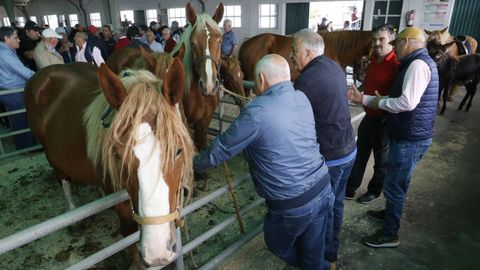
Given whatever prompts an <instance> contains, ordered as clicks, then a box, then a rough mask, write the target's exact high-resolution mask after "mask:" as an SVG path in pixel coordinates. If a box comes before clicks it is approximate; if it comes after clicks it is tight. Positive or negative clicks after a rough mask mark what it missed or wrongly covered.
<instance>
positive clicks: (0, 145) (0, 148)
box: [0, 88, 42, 159]
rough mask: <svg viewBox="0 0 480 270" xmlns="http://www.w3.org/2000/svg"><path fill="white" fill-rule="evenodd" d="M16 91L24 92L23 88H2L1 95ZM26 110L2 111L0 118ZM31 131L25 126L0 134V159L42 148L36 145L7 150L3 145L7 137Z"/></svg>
mask: <svg viewBox="0 0 480 270" xmlns="http://www.w3.org/2000/svg"><path fill="white" fill-rule="evenodd" d="M15 93H23V88H21V89H12V90H1V91H0V96H5V95H10V94H15ZM25 112H26V110H25V109H18V110H12V111H8V112H2V113H0V118H2V117H8V116H10V115H16V114H22V113H25ZM30 131H31V130H30V129H29V128H25V129H19V130H15V131H9V132H7V133H2V134H0V159H4V158H8V157H12V156H16V155H19V154H24V153H28V152H31V151H35V150H39V149H42V146H41V145H34V146H31V147H27V148H23V149H20V150H15V151H10V152H6V151H5V147H4V145H3V142H4V140H5V139H6V138H10V137H13V136H15V135H19V134H24V133H28V132H30Z"/></svg>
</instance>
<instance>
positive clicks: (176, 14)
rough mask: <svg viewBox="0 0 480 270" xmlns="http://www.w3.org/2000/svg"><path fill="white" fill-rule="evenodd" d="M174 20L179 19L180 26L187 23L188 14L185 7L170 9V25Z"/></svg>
mask: <svg viewBox="0 0 480 270" xmlns="http://www.w3.org/2000/svg"><path fill="white" fill-rule="evenodd" d="M173 21H177V22H178V25H179V26H180V27H182V26H184V25H186V24H187V16H186V15H185V8H169V9H168V25H172V22H173Z"/></svg>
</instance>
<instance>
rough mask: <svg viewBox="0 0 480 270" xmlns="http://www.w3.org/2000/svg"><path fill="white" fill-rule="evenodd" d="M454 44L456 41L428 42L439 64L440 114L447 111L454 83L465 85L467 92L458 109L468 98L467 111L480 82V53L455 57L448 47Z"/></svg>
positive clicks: (431, 53) (459, 108) (430, 50)
mask: <svg viewBox="0 0 480 270" xmlns="http://www.w3.org/2000/svg"><path fill="white" fill-rule="evenodd" d="M453 44H455V42H454V41H452V42H450V43H447V44H443V45H442V44H440V43H438V42H430V43H428V53H429V54H430V56H431V57H432V58H433V59H434V60H435V62H436V63H437V66H438V77H439V79H440V89H439V91H438V95H439V97H440V95H442V92H443V96H442V97H443V104H442V107H441V110H440V114H444V113H445V109H446V107H447V96H448V93H449V91H450V87H451V86H452V85H464V86H465V89H466V90H467V94H466V95H465V97H464V98H463V100H462V102H461V103H460V105H459V106H458V110H459V111H460V110H461V109H462V108H463V106H464V105H465V103H466V102H467V100H468V103H467V106H466V107H465V111H468V110H469V109H470V107H471V106H472V100H473V97H474V96H475V93H476V91H477V85H478V83H479V82H480V54H468V55H461V56H459V57H453V56H451V55H449V54H448V53H447V51H448V48H449V47H451V46H452V45H453ZM439 100H440V98H439Z"/></svg>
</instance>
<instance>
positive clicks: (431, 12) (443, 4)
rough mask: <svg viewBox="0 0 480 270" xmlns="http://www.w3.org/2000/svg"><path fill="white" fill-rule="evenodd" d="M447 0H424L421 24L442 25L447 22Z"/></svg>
mask: <svg viewBox="0 0 480 270" xmlns="http://www.w3.org/2000/svg"><path fill="white" fill-rule="evenodd" d="M449 2H450V1H449V0H426V1H425V9H424V11H423V23H422V24H423V25H424V26H437V27H443V26H445V25H446V24H447V23H448V17H447V15H448V11H449Z"/></svg>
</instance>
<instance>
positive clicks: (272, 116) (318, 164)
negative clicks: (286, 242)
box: [194, 81, 329, 200]
mask: <svg viewBox="0 0 480 270" xmlns="http://www.w3.org/2000/svg"><path fill="white" fill-rule="evenodd" d="M242 150H244V154H245V157H246V159H247V161H248V163H249V168H250V174H251V176H252V179H253V181H254V183H255V188H256V190H257V192H258V193H259V195H260V196H262V197H263V198H265V199H267V200H286V199H291V198H294V197H298V196H300V195H302V194H303V193H305V192H306V191H308V190H309V189H310V188H311V187H313V186H314V185H315V184H317V183H318V182H319V181H322V180H324V181H329V180H328V177H326V176H327V175H328V168H327V166H326V165H325V162H324V158H323V156H322V155H321V154H320V151H319V145H318V143H317V137H316V132H315V120H314V118H313V112H312V107H311V105H310V102H309V101H308V99H307V97H306V96H305V94H303V93H302V92H300V91H295V90H294V88H293V86H292V83H291V82H290V81H285V82H280V83H278V84H275V85H273V86H272V87H270V88H269V89H268V90H266V91H265V92H264V93H263V94H262V95H261V96H258V97H257V98H255V99H254V100H253V101H251V102H250V103H249V104H248V105H247V106H246V107H245V108H244V109H243V110H242V111H241V113H240V115H239V116H238V117H237V119H236V120H235V121H234V122H233V123H232V125H231V126H230V127H229V128H228V130H227V131H225V132H224V133H222V134H221V135H219V136H218V137H217V138H215V140H214V141H213V142H212V143H211V146H210V148H209V149H207V150H205V151H203V152H202V153H201V154H200V155H198V156H197V157H195V159H194V166H195V169H197V170H199V171H204V170H205V169H207V168H209V167H213V166H216V165H218V164H220V163H222V162H223V161H225V160H227V159H229V158H230V157H232V156H235V155H236V154H238V153H239V152H240V151H242Z"/></svg>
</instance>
